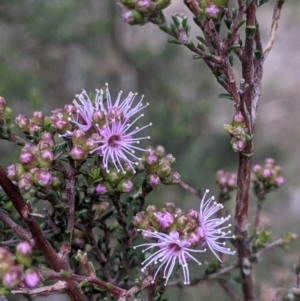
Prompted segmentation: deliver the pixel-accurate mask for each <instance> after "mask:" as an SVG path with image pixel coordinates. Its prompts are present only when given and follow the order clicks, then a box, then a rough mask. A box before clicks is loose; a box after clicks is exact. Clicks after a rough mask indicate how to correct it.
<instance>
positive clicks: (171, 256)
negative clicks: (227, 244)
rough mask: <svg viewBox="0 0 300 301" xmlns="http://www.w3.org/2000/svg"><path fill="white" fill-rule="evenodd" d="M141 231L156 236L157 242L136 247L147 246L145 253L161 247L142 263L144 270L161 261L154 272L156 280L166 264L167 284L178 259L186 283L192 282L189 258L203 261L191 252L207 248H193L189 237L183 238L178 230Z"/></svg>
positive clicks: (145, 234) (150, 236) (149, 236)
mask: <svg viewBox="0 0 300 301" xmlns="http://www.w3.org/2000/svg"><path fill="white" fill-rule="evenodd" d="M139 231H142V232H143V235H144V237H147V238H154V239H155V240H156V242H150V243H145V244H141V245H138V246H135V247H134V249H135V248H137V247H144V246H146V247H147V248H146V249H144V250H143V253H144V252H146V251H148V250H149V249H152V248H154V247H158V248H159V249H158V250H157V251H155V252H154V253H153V254H151V255H150V256H148V257H147V258H146V259H145V261H144V262H143V263H142V265H144V264H145V266H144V267H143V268H142V272H144V271H145V269H146V268H147V267H148V266H149V265H151V264H157V263H159V267H158V268H157V270H156V272H155V274H154V277H153V280H152V282H154V280H155V278H156V276H157V275H158V273H159V271H160V270H161V269H162V267H163V266H164V271H163V277H164V278H165V279H166V283H165V285H167V283H168V281H169V278H170V276H171V274H172V272H173V269H174V267H175V264H176V262H177V261H178V262H179V264H180V265H181V267H182V271H183V277H184V284H190V276H189V269H188V264H187V262H188V260H190V259H192V260H194V261H195V262H196V263H197V264H198V265H201V263H200V262H199V261H198V260H197V259H196V258H195V257H194V256H192V255H191V253H193V252H195V253H199V252H205V251H206V249H204V250H193V249H191V248H190V247H191V243H190V242H189V241H188V240H187V239H185V238H181V237H180V236H179V233H178V232H177V231H171V232H170V233H169V234H165V233H162V232H152V231H148V230H139Z"/></svg>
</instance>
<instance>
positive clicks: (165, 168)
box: [143, 146, 180, 188]
mask: <svg viewBox="0 0 300 301" xmlns="http://www.w3.org/2000/svg"><path fill="white" fill-rule="evenodd" d="M175 161H176V160H175V158H174V157H173V155H171V154H167V155H166V154H165V149H164V148H163V147H162V146H157V148H156V150H149V151H148V152H147V153H146V154H145V156H144V158H143V165H144V168H145V171H146V173H147V177H146V183H147V185H148V186H149V187H151V188H154V187H157V186H159V185H160V184H161V183H163V184H165V185H171V184H176V183H178V182H179V181H180V174H179V173H178V172H177V171H173V170H172V168H173V165H174V163H175Z"/></svg>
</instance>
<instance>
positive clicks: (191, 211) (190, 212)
mask: <svg viewBox="0 0 300 301" xmlns="http://www.w3.org/2000/svg"><path fill="white" fill-rule="evenodd" d="M186 216H188V217H189V218H190V219H194V220H196V221H197V220H198V218H199V212H198V211H196V210H194V209H189V210H188V211H187V213H186Z"/></svg>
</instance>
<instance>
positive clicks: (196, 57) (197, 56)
mask: <svg viewBox="0 0 300 301" xmlns="http://www.w3.org/2000/svg"><path fill="white" fill-rule="evenodd" d="M193 59H194V60H199V59H204V56H202V55H198V54H195V55H193Z"/></svg>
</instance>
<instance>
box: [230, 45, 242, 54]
mask: <svg viewBox="0 0 300 301" xmlns="http://www.w3.org/2000/svg"><path fill="white" fill-rule="evenodd" d="M238 48H241V45H240V44H233V45H231V46H229V47H228V48H227V50H228V52H230V51H231V50H233V49H238Z"/></svg>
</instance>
